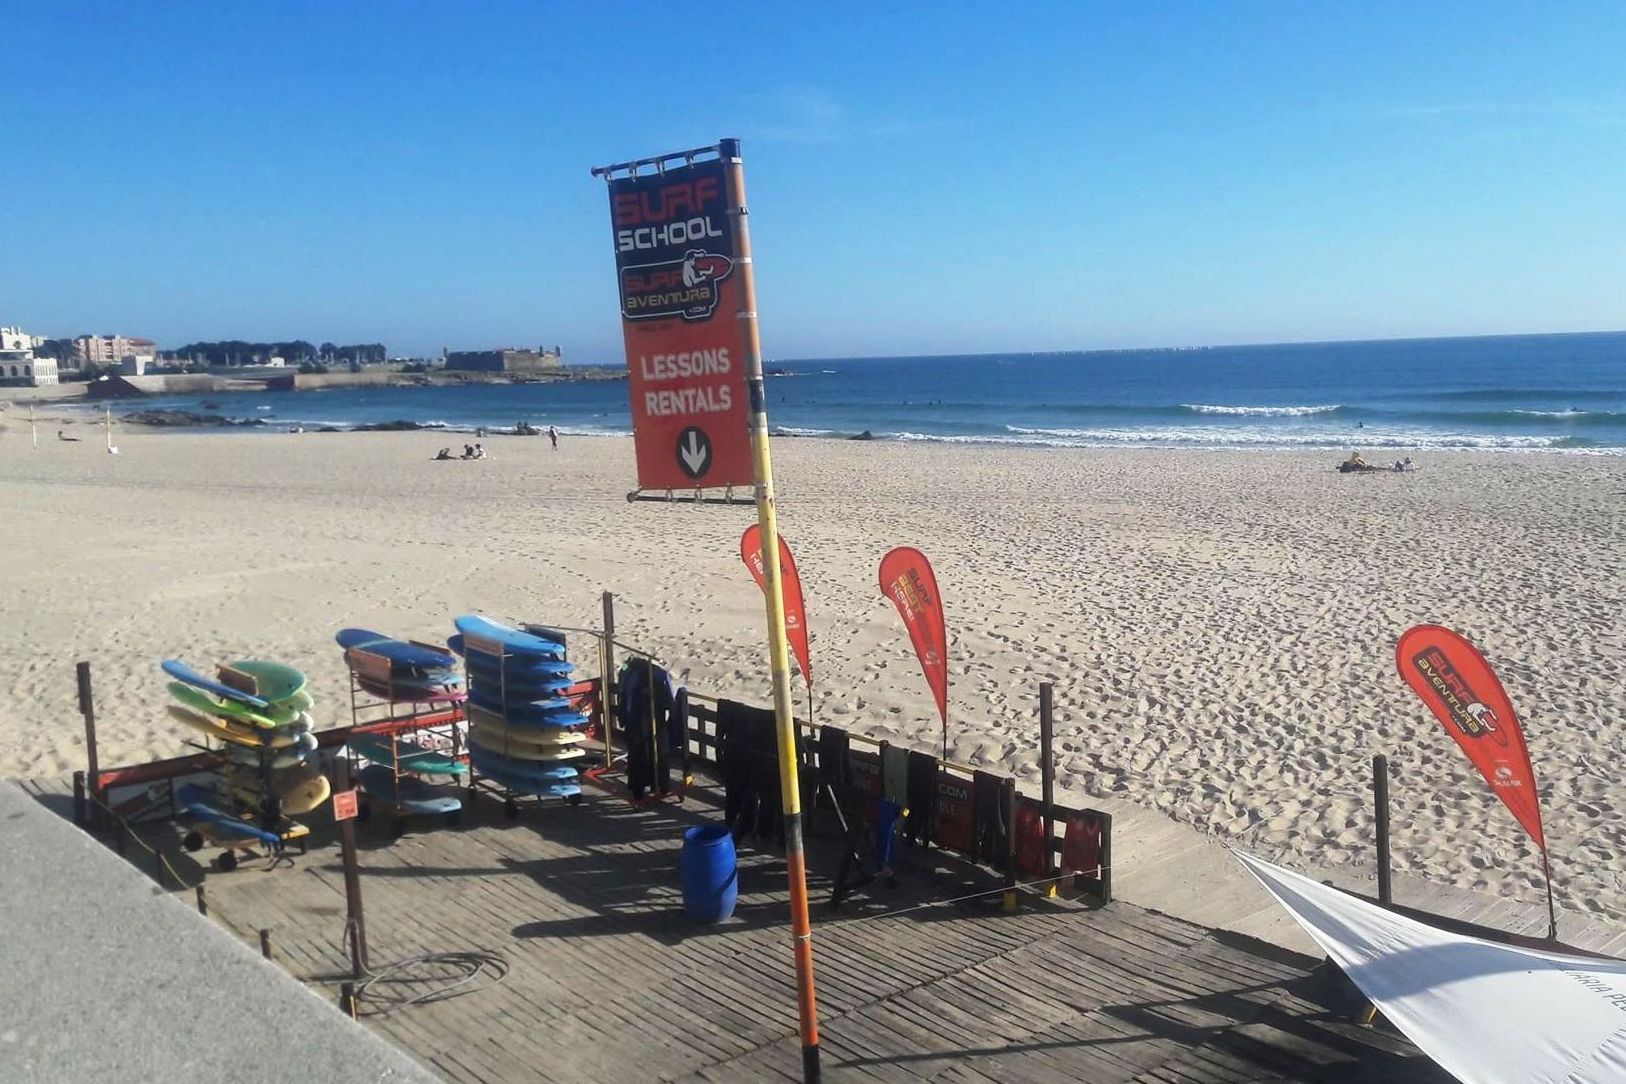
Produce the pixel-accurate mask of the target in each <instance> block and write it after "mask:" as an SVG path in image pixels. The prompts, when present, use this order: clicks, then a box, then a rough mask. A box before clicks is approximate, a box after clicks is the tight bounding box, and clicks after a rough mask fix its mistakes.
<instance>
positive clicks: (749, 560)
mask: <svg viewBox="0 0 1626 1084" xmlns="http://www.w3.org/2000/svg"><path fill="white" fill-rule="evenodd" d="M740 559H741V560H742V561H744V562H745V567H746V568H748V569H750V570H751V576H752V577H753V578H754V579H755V580H756V581H757V586H758V587H760V588H762V590H763V592H764V593H766V592H767V590H768V570H767V568H766V567H765V565H764V562H763V560H762V528H761V527H759V526H758V525H757V524H755V523H753V524H751V526H749V527H747V528H746V529H745V533H744V534H742V535H740ZM779 593H780V594H781V595H783V596H784V599H785V635H786V636H787V637H789V639H790V649H791V651H792V652H794V653H795V655H796V661H797V662H798V663H800V664H801V667H802V680H803V681H805V682H807V687H808V688H809V689H811V688H813V667H812V666H811V665H810V664H809V663H808V647H807V600H806V599H804V598H803V597H802V577H801V576H800V575H799V574H798V573H797V571H796V559H795V558H794V557H792V556H791V555H790V544H789V543H788V542H786V541H785V536H784V535H780V536H779Z"/></svg>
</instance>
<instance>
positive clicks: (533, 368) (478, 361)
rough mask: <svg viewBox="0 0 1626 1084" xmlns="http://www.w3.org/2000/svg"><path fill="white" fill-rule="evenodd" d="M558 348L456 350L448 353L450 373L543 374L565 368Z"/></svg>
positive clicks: (447, 366) (447, 360)
mask: <svg viewBox="0 0 1626 1084" xmlns="http://www.w3.org/2000/svg"><path fill="white" fill-rule="evenodd" d="M564 364H565V361H564V358H563V357H561V356H560V352H559V349H558V347H555V348H554V349H553V350H551V351H550V350H548V349H546V348H544V349H542V350H520V349H516V348H512V347H510V348H506V349H502V350H454V351H452V352H451V353H449V354H447V355H446V369H447V371H448V372H458V371H462V372H466V373H541V372H548V371H550V370H553V369H560V368H563V367H564Z"/></svg>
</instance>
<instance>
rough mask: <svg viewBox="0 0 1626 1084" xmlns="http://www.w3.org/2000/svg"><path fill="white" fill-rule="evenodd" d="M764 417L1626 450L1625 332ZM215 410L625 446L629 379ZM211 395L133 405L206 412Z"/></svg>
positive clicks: (880, 433)
mask: <svg viewBox="0 0 1626 1084" xmlns="http://www.w3.org/2000/svg"><path fill="white" fill-rule="evenodd" d="M768 367H769V370H770V372H776V373H779V374H781V375H777V376H774V377H772V378H770V379H769V381H768V383H767V388H768V414H769V420H770V422H771V423H772V425H773V426H774V428H775V430H776V431H778V432H782V433H785V434H790V435H802V436H850V435H853V434H856V433H860V432H864V431H868V432H869V433H871V434H872V435H873V436H874V437H875V438H877V439H884V440H904V441H954V442H979V443H1009V444H1033V445H1053V446H1063V447H1148V446H1150V447H1181V448H1302V447H1309V448H1362V449H1368V450H1380V449H1385V448H1395V449H1427V448H1506V449H1555V450H1564V451H1573V452H1591V453H1594V454H1597V453H1609V454H1626V333H1608V334H1577V335H1538V336H1502V337H1492V338H1471V339H1412V340H1386V341H1380V342H1339V343H1299V344H1291V345H1272V346H1224V347H1205V348H1194V349H1178V350H1127V351H1093V352H1086V353H1055V354H987V355H977V356H960V357H914V358H834V359H822V360H778V361H772V362H770V363H769V365H768ZM207 399H208V401H210V402H213V403H216V404H218V407H217V408H216V409H215V410H214V412H217V413H223V414H227V415H229V416H232V417H236V418H258V419H261V420H263V421H264V422H266V423H267V424H269V425H273V426H280V427H284V428H287V427H291V426H294V425H299V426H304V427H307V428H310V427H315V426H322V425H337V426H351V425H357V424H362V423H369V422H382V421H390V420H395V419H405V420H411V421H416V422H420V423H438V424H443V425H445V426H446V427H447V428H448V429H454V430H465V429H470V428H473V427H475V426H486V427H490V428H499V427H509V426H513V425H515V424H517V423H519V422H522V421H525V422H529V423H531V424H533V425H537V426H542V427H546V426H548V425H555V426H557V427H559V429H560V430H561V431H562V432H564V433H567V434H583V433H627V432H630V431H631V425H632V419H631V413H630V410H629V408H628V404H627V385H626V384H625V383H624V382H583V383H571V384H554V385H512V386H508V385H504V386H468V387H453V388H395V389H365V390H335V391H322V392H299V393H295V392H282V393H263V392H261V393H245V394H227V395H215V396H210V397H207ZM204 402H205V398H204V397H192V396H189V397H175V398H166V399H152V400H144V401H142V402H141V403H139V404H134V403H132V404H124V405H123V407H122V409H125V410H133V409H149V408H154V407H178V408H183V409H189V410H203V409H204V405H203V404H204Z"/></svg>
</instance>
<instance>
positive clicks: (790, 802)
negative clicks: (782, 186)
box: [717, 139, 819, 1084]
mask: <svg viewBox="0 0 1626 1084" xmlns="http://www.w3.org/2000/svg"><path fill="white" fill-rule="evenodd" d="M717 154H718V157H720V158H721V159H722V160H723V162H724V163H725V165H726V167H727V170H728V216H729V221H730V223H731V225H732V228H733V231H734V265H735V270H736V274H737V275H738V279H739V288H740V311H739V314H738V315H739V321H740V333H741V335H740V338H741V342H742V345H743V346H744V353H745V358H744V361H745V376H746V381H747V387H748V390H749V393H750V400H751V461H752V466H753V468H754V472H755V476H756V505H757V526H758V528H759V529H760V530H761V532H762V564H763V570H764V572H765V574H766V582H765V583H764V584H763V587H764V590H763V595H764V596H765V597H766V602H767V609H768V661H769V666H770V668H771V670H772V672H773V710H774V723H775V724H776V729H777V730H778V732H779V795H780V801H781V805H782V808H783V811H784V814H785V865H786V872H787V873H788V876H789V881H790V918H791V940H792V945H793V947H794V950H795V957H796V1005H797V1009H798V1024H799V1029H800V1032H801V1039H802V1079H803V1081H805V1082H808V1084H812V1082H814V1081H817V1080H818V1079H819V1009H818V998H817V994H816V993H815V990H814V983H813V924H812V920H811V919H810V918H809V916H808V907H807V860H806V857H805V855H804V853H803V849H802V793H801V786H800V783H799V781H798V779H797V770H796V720H795V715H794V712H793V710H792V708H791V691H790V650H789V647H788V645H787V643H786V638H785V594H784V584H783V581H782V580H781V579H780V569H779V523H778V519H777V516H776V513H775V510H774V492H773V459H772V456H771V455H770V453H769V450H768V405H767V396H766V394H765V393H764V391H763V386H762V339H761V334H760V332H759V331H758V328H757V312H756V308H757V294H756V281H755V276H754V275H753V268H752V265H751V233H750V228H749V226H748V224H747V223H748V220H749V215H750V212H749V211H748V210H747V208H746V204H745V165H744V161H743V160H742V159H741V157H740V141H739V140H737V139H725V140H722V141H721V142H720V143H719V144H718V146H717Z"/></svg>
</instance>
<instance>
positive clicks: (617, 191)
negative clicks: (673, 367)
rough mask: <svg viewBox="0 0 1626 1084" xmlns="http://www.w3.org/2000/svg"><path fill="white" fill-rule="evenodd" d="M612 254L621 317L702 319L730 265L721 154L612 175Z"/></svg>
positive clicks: (714, 303)
mask: <svg viewBox="0 0 1626 1084" xmlns="http://www.w3.org/2000/svg"><path fill="white" fill-rule="evenodd" d="M610 211H611V216H612V218H613V220H614V223H615V261H616V269H617V273H618V274H619V277H620V282H621V315H622V316H623V317H624V318H625V319H627V320H659V319H670V318H672V317H680V318H682V319H683V320H687V321H691V322H694V321H701V320H709V319H711V317H712V315H713V314H714V313H715V312H716V311H717V306H718V304H719V303H720V301H721V299H722V284H723V283H724V282H725V281H726V280H727V279H728V277H729V276H730V275H731V274H732V273H733V270H734V260H733V251H734V249H733V239H732V234H731V231H730V230H729V225H728V198H727V186H726V183H725V177H724V167H723V164H722V163H721V162H702V163H699V164H697V165H692V166H685V167H683V168H682V169H679V170H672V171H668V172H665V173H662V174H659V175H657V176H653V177H641V178H629V179H627V180H623V181H617V182H614V183H612V185H611V190H610Z"/></svg>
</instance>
